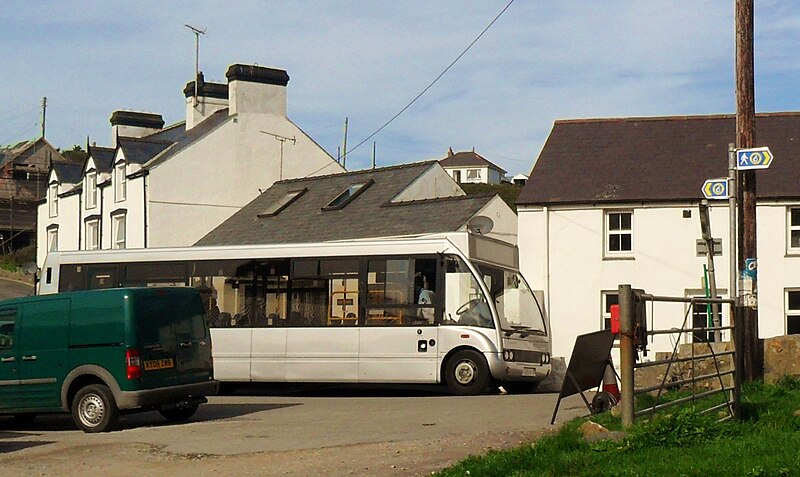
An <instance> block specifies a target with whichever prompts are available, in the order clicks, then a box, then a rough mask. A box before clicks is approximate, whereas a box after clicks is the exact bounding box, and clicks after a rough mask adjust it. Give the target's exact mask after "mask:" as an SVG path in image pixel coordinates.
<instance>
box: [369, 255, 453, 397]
mask: <svg viewBox="0 0 800 477" xmlns="http://www.w3.org/2000/svg"><path fill="white" fill-rule="evenodd" d="M436 268H437V265H436V259H435V258H432V257H397V258H386V259H380V258H376V259H374V260H373V259H371V260H368V265H367V273H366V277H365V278H366V283H365V288H366V289H367V290H368V292H367V296H366V297H365V298H366V300H365V303H364V305H365V307H364V308H365V315H366V316H365V317H364V322H363V323H364V325H363V326H362V328H361V335H360V341H359V366H358V372H359V381H361V382H390V383H404V382H405V383H421V382H424V383H434V382H436V375H437V362H438V361H437V349H438V347H439V343H438V341H439V339H438V327H437V326H435V324H434V323H435V320H434V310H435V305H434V302H435V301H436V300H435V295H436V294H435V292H434V290H436V286H435V285H436V281H437V280H436V275H437V271H436Z"/></svg>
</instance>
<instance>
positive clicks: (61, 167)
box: [53, 162, 83, 184]
mask: <svg viewBox="0 0 800 477" xmlns="http://www.w3.org/2000/svg"><path fill="white" fill-rule="evenodd" d="M53 170H54V171H55V173H56V175H57V176H58V180H59V181H61V183H63V184H78V183H80V182H81V180H82V179H83V176H82V173H83V166H82V165H81V164H75V163H67V162H53Z"/></svg>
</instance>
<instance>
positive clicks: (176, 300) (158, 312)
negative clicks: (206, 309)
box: [136, 293, 206, 345]
mask: <svg viewBox="0 0 800 477" xmlns="http://www.w3.org/2000/svg"><path fill="white" fill-rule="evenodd" d="M204 316H205V315H204V313H203V305H202V303H201V301H200V300H199V299H198V297H197V296H196V295H191V294H183V293H181V294H171V293H167V294H153V295H146V296H140V297H138V299H137V300H136V318H137V320H136V321H137V323H138V329H139V339H140V340H141V342H142V344H143V345H146V344H151V343H161V344H162V345H166V344H167V343H168V342H170V341H172V340H174V338H173V336H177V338H178V340H179V341H180V340H187V339H193V340H197V339H203V338H206V327H205V318H204Z"/></svg>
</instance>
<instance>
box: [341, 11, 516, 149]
mask: <svg viewBox="0 0 800 477" xmlns="http://www.w3.org/2000/svg"><path fill="white" fill-rule="evenodd" d="M514 1H515V0H510V1H509V2H508V4H507V5H506V6H505V7H504V8H503V9H502V10H500V13H498V14H497V16H495V17H494V19H493V20H492V21H491V22H489V24H488V25H486V28H484V29H483V31H482V32H481V33H480V34H479V35H478V36H477V37H475V39H474V40H472V43H470V44H469V45H468V46H467V47H466V48H464V51H462V52H461V54H459V55H458V56H457V57H456V59H454V60H453V61H452V62H451V63H450V64H449V65H447V68H445V69H444V71H442V72H441V73H439V76H437V77H436V78H435V79H434V80H433V81H431V83H430V84H429V85H428V86H426V87H425V89H423V90H422V92H420V93H419V94H418V95H417V96H415V97H414V99H412V100H411V101H410V102H409V103H408V104H406V105H405V107H403V109H401V110H400V111H399V112H398V113H397V114H395V115H394V116H392V117H391V118H390V119H389V120H388V121H386V122H385V123H383V126H381V127H379V128H378V129H377V130H376V131H375V132H374V133H372V134H370V135H369V136H367V137H366V138H365V139H364V140H363V141H361V142H360V143H358V144H356V145H355V146H353V147H352V148H351V149H350V150H349V151H344V154H342V159H345V158H346V157H347V155H348V154H350V153H351V152H353V151H355V150H356V149H358V148H359V147H361V146H362V145H363V144H364V143H365V142H367V141H369V140H370V139H372V138H373V137H374V136H375V135H376V134H378V133H379V132H381V131H382V130H383V129H384V128H385V127H386V126H388V125H389V124H391V123H392V121H394V120H395V119H397V118H398V117H399V116H400V115H401V114H403V113H404V112H405V111H406V110H407V109H408V108H410V107H411V105H413V104H414V103H416V102H417V100H418V99H419V98H421V97H422V95H423V94H425V93H427V92H428V90H429V89H431V88H432V87H433V85H435V84H436V82H437V81H439V80H440V79H441V78H442V76H444V75H445V74H446V73H447V72H448V71H449V70H450V68H452V67H453V65H455V64H456V63H457V62H458V60H460V59H461V57H462V56H464V55H465V54H466V53H467V52H468V51H469V50H470V48H472V47H473V46H474V45H475V43H477V42H478V40H480V39H481V37H482V36H483V35H484V34H485V33H486V32H487V31H489V28H491V27H492V25H494V24H495V22H496V21H497V20H498V19H500V17H501V16H502V15H503V14H504V13H505V12H506V10H508V8H509V7H510V6H511V4H513V3H514Z"/></svg>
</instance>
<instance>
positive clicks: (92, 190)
mask: <svg viewBox="0 0 800 477" xmlns="http://www.w3.org/2000/svg"><path fill="white" fill-rule="evenodd" d="M95 207H97V172H94V171H92V172H87V173H86V208H87V209H94V208H95Z"/></svg>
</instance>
